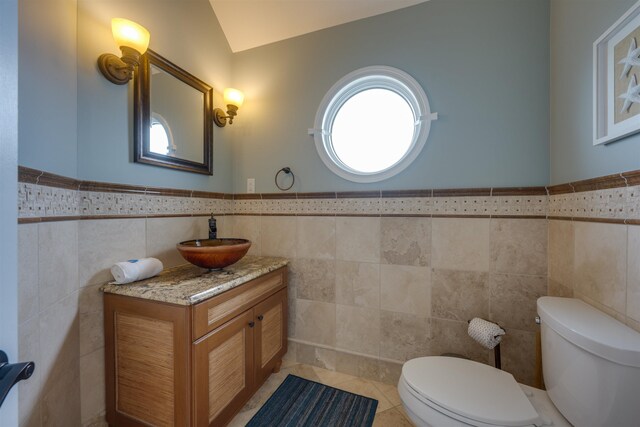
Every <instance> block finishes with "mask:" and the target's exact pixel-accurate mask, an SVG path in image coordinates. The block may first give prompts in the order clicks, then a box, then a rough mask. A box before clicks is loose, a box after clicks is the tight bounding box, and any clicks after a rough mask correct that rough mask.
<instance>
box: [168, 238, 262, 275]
mask: <svg viewBox="0 0 640 427" xmlns="http://www.w3.org/2000/svg"><path fill="white" fill-rule="evenodd" d="M250 247H251V242H250V241H249V240H246V239H198V240H187V241H185V242H180V243H178V244H177V245H176V248H177V249H178V252H180V255H182V257H183V258H184V259H186V260H187V261H189V262H190V263H191V264H193V265H197V266H198V267H202V268H208V269H210V270H215V269H220V268H224V267H226V266H228V265H231V264H234V263H236V262H238V261H240V259H242V257H243V256H245V255H246V254H247V251H248V250H249V248H250Z"/></svg>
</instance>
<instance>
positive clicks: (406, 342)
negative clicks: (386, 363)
mask: <svg viewBox="0 0 640 427" xmlns="http://www.w3.org/2000/svg"><path fill="white" fill-rule="evenodd" d="M430 340H431V323H430V321H429V318H428V317H427V316H418V315H415V314H407V313H395V312H392V311H385V310H381V311H380V357H382V358H385V359H393V360H398V361H400V362H405V361H407V360H409V359H413V358H415V357H421V356H427V355H428V354H429V342H430Z"/></svg>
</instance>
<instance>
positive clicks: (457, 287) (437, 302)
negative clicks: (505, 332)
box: [431, 269, 489, 321]
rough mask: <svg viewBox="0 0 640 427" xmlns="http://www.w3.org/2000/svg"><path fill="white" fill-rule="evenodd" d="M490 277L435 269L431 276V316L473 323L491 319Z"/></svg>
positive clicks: (476, 273) (482, 274)
mask: <svg viewBox="0 0 640 427" xmlns="http://www.w3.org/2000/svg"><path fill="white" fill-rule="evenodd" d="M488 282H489V273H483V272H479V271H453V270H437V269H434V270H433V272H432V275H431V283H432V285H431V287H432V289H431V315H432V316H433V317H440V318H443V319H450V320H464V321H467V320H470V319H473V318H474V317H483V318H486V317H487V316H488V315H489V285H488Z"/></svg>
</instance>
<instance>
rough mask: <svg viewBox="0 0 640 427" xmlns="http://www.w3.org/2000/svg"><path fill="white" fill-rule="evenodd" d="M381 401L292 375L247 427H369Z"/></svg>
mask: <svg viewBox="0 0 640 427" xmlns="http://www.w3.org/2000/svg"><path fill="white" fill-rule="evenodd" d="M377 407H378V401H377V400H375V399H369V398H368V397H364V396H360V395H358V394H353V393H349V392H347V391H344V390H339V389H337V388H333V387H329V386H326V385H324V384H320V383H317V382H314V381H309V380H305V379H304V378H300V377H297V376H295V375H291V374H289V375H288V376H287V378H285V380H284V382H283V383H282V384H280V387H278V389H277V390H276V391H275V393H273V395H271V397H270V398H269V399H268V400H267V401H266V402H265V404H264V405H262V408H260V410H259V411H258V412H257V413H256V414H255V415H254V416H253V418H251V421H249V423H248V424H247V427H263V426H264V427H267V426H268V427H293V426H314V427H316V426H327V427H329V426H331V427H339V426H344V427H347V426H349V427H352V426H353V427H370V426H371V425H372V424H373V418H374V417H375V415H376V408H377Z"/></svg>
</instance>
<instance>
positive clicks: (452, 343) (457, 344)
mask: <svg viewBox="0 0 640 427" xmlns="http://www.w3.org/2000/svg"><path fill="white" fill-rule="evenodd" d="M467 328H468V324H467V322H459V321H457V320H445V319H436V318H433V319H431V353H432V354H433V355H436V356H437V355H441V354H444V353H455V354H461V355H463V356H466V357H468V358H470V359H472V360H475V361H476V362H481V363H487V364H488V363H489V361H493V351H492V350H487V349H486V348H484V347H482V346H481V345H480V344H478V343H477V342H475V341H474V340H473V339H472V338H471V337H470V336H469V334H468V333H467Z"/></svg>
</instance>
